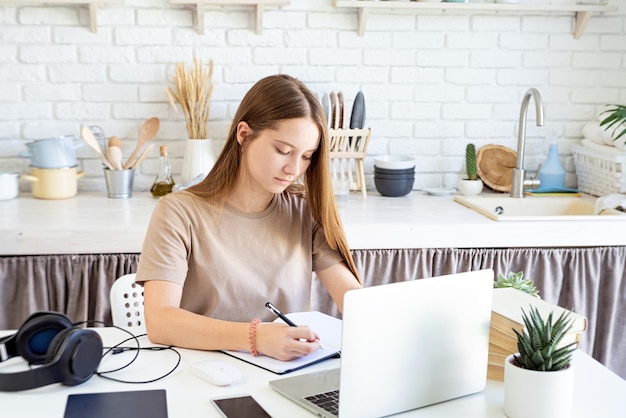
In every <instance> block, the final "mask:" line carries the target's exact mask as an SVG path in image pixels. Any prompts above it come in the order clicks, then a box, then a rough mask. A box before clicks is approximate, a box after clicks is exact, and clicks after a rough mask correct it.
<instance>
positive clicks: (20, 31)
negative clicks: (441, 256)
mask: <svg viewBox="0 0 626 418" xmlns="http://www.w3.org/2000/svg"><path fill="white" fill-rule="evenodd" d="M522 1H524V0H522ZM546 1H548V0H546ZM609 1H610V2H612V3H613V4H619V5H620V11H619V12H618V13H612V14H607V15H604V16H599V15H594V16H593V17H592V18H591V20H590V22H589V24H588V26H587V29H586V31H585V32H584V33H583V35H582V37H581V38H580V39H578V40H575V39H573V36H572V34H571V31H572V28H573V17H572V16H571V14H568V15H559V14H546V15H544V16H541V15H539V14H537V13H535V14H521V13H509V14H507V13H492V12H476V13H464V12H458V13H451V12H446V13H440V12H435V11H431V12H427V13H423V14H419V13H417V12H414V11H406V10H401V11H391V10H387V11H385V10H380V11H377V12H375V13H372V14H371V15H370V17H369V19H368V22H367V30H366V33H365V36H362V37H361V36H358V35H357V33H356V28H357V24H358V20H357V13H356V11H354V10H350V9H335V8H334V7H333V6H332V2H331V1H330V0H324V1H321V0H292V4H291V5H290V6H287V7H284V8H282V9H274V8H270V9H269V10H266V12H265V15H264V28H263V33H262V34H261V35H257V34H256V33H255V28H254V12H253V10H252V9H251V8H248V7H242V6H233V7H219V6H218V7H209V8H208V11H207V12H206V13H205V16H204V18H205V34H204V35H199V34H198V33H197V31H196V29H195V26H194V25H195V23H194V13H195V10H194V9H192V8H189V7H183V6H172V5H170V4H169V2H167V1H166V0H134V1H130V0H129V1H126V2H124V3H122V4H119V5H104V6H101V7H100V8H99V11H98V32H97V33H92V32H90V31H89V29H88V26H89V19H88V17H89V16H88V12H87V9H86V8H85V7H82V6H72V5H58V6H54V5H41V6H40V5H37V4H28V5H20V4H19V3H16V4H11V3H2V4H0V169H3V170H22V171H24V172H27V171H28V160H27V159H24V158H19V157H18V154H19V153H20V152H24V151H26V147H25V146H24V144H25V143H27V142H29V141H31V140H33V139H39V138H46V137H51V136H55V135H65V134H75V135H78V133H79V130H80V128H81V126H83V125H87V126H89V125H99V126H101V127H102V128H104V130H105V132H106V134H107V135H116V136H120V137H122V138H123V140H124V151H125V153H126V155H128V154H130V152H131V150H132V149H133V148H134V145H135V141H136V138H137V131H138V128H139V125H140V124H141V123H142V122H143V121H144V120H145V119H147V118H149V117H152V116H157V117H159V118H160V119H161V129H160V131H159V133H158V135H157V137H156V139H155V142H156V143H157V145H158V144H166V145H168V146H169V149H170V156H171V158H172V160H173V168H174V173H175V179H176V180H177V181H180V175H179V173H180V169H181V165H182V153H183V147H184V141H185V138H186V133H185V130H184V124H183V120H182V119H181V117H180V116H179V115H177V114H176V113H175V112H174V111H173V109H171V107H170V106H169V104H168V102H167V99H166V96H165V94H164V91H165V89H166V87H167V86H168V85H169V82H170V81H169V80H170V78H171V75H172V71H173V68H174V65H175V64H176V63H177V62H181V61H186V62H190V61H191V59H192V57H193V54H194V53H195V54H197V55H198V56H199V57H201V58H203V59H204V60H208V59H211V58H212V59H214V61H215V74H214V82H215V90H214V95H213V100H212V103H211V120H210V127H209V129H210V132H211V136H212V137H213V138H214V139H215V140H216V141H214V143H215V148H216V151H218V150H219V147H220V146H221V142H222V141H223V139H224V138H225V136H226V133H227V130H228V127H229V124H230V120H231V118H232V115H233V114H234V112H235V110H236V108H237V105H238V103H239V101H240V100H241V98H242V96H243V95H244V94H245V92H246V91H247V90H248V88H249V87H250V86H251V85H252V84H253V83H254V82H255V81H257V80H258V79H259V78H261V77H263V76H265V75H269V74H273V73H278V72H285V73H289V74H292V75H294V76H296V77H298V78H300V79H301V80H303V81H305V82H306V83H307V84H308V85H309V86H310V87H311V89H312V90H314V91H315V92H317V93H319V94H322V93H323V92H329V91H331V90H335V91H338V90H341V91H343V92H344V94H345V96H346V98H347V99H348V100H349V102H350V103H349V104H350V105H351V102H352V99H353V97H354V96H355V94H356V92H357V91H359V90H362V91H363V92H364V94H365V98H366V101H367V125H368V126H370V127H371V128H372V131H373V137H372V141H371V146H370V150H369V158H368V161H367V169H366V170H367V172H368V173H371V172H372V163H373V158H372V157H373V156H375V155H378V154H383V153H408V154H412V155H414V156H415V157H416V158H417V161H418V166H417V171H418V174H417V176H416V182H415V188H416V189H419V188H422V187H425V186H437V185H439V184H440V181H441V179H442V177H445V182H446V184H447V185H454V184H456V181H457V179H458V176H459V174H460V173H461V171H462V170H463V153H464V147H465V144H466V143H467V142H470V141H471V142H474V143H476V145H477V146H479V147H480V146H482V145H485V144H490V143H495V144H501V145H505V146H509V147H511V148H515V142H516V138H517V120H518V116H519V107H520V100H521V97H522V95H523V93H524V92H525V91H526V89H527V88H528V87H537V88H538V89H539V90H540V92H541V93H542V96H543V99H544V104H545V111H546V114H545V116H546V123H545V126H544V127H543V128H537V127H535V126H534V123H533V121H534V117H533V116H532V113H530V114H529V123H528V126H527V136H528V141H527V158H526V164H527V167H528V168H529V169H530V170H531V171H532V170H534V169H535V167H536V166H537V164H538V163H540V162H542V161H543V160H544V159H545V156H546V154H547V149H548V144H549V143H551V142H557V143H558V144H559V146H560V150H561V154H562V161H563V162H564V165H565V166H566V168H567V169H568V171H569V175H568V179H567V183H568V185H569V186H574V185H575V184H576V183H575V181H576V180H575V176H574V171H573V170H574V167H573V162H572V160H571V155H570V153H569V147H570V145H571V144H572V143H575V142H576V141H579V140H580V139H581V137H582V134H581V129H582V127H583V126H584V124H585V123H587V122H588V121H591V120H594V119H596V118H597V115H598V114H599V113H600V112H601V111H602V110H603V108H604V105H605V104H608V103H626V6H624V5H622V3H623V2H622V1H619V0H609ZM78 156H79V159H80V166H81V170H84V171H85V172H86V176H85V177H84V178H83V179H80V180H79V190H81V191H85V190H97V191H104V179H103V175H102V170H101V165H100V162H99V160H98V158H97V156H96V155H95V153H94V152H93V151H92V150H90V149H89V148H87V147H86V146H83V147H81V148H79V149H78ZM157 156H158V153H157V151H156V150H155V151H154V152H153V153H152V155H151V158H149V159H147V160H145V161H144V163H143V164H142V166H141V167H140V169H139V170H138V173H137V177H136V181H135V189H136V190H147V189H148V188H149V186H150V184H151V183H152V180H153V177H154V175H155V172H156V168H157V161H158V160H157ZM370 187H371V186H370ZM21 188H22V191H28V190H29V188H30V186H29V184H27V183H23V184H21Z"/></svg>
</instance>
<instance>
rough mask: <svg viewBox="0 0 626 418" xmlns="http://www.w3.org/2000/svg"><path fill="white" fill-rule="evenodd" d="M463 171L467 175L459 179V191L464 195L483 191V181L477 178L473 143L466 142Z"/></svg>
mask: <svg viewBox="0 0 626 418" xmlns="http://www.w3.org/2000/svg"><path fill="white" fill-rule="evenodd" d="M465 171H466V173H467V177H465V178H462V179H460V180H459V192H460V193H461V194H462V195H465V196H475V195H479V194H480V193H481V192H482V191H483V181H482V180H481V179H479V178H478V166H477V165H476V147H475V146H474V144H467V146H466V147H465Z"/></svg>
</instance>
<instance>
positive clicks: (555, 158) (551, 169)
mask: <svg viewBox="0 0 626 418" xmlns="http://www.w3.org/2000/svg"><path fill="white" fill-rule="evenodd" d="M539 181H540V184H539V187H541V188H542V189H549V188H562V187H563V186H564V185H565V169H564V168H563V165H562V164H561V160H559V146H558V145H557V144H550V150H549V151H548V158H547V159H546V161H545V162H544V163H543V165H542V166H541V171H540V172H539Z"/></svg>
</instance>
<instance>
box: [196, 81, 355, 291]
mask: <svg viewBox="0 0 626 418" xmlns="http://www.w3.org/2000/svg"><path fill="white" fill-rule="evenodd" d="M296 118H310V119H311V120H313V121H314V123H315V124H316V125H317V127H318V130H319V132H320V138H319V145H318V147H317V150H315V152H314V153H313V155H312V158H311V164H310V165H309V167H308V169H307V171H306V172H305V174H304V177H303V185H299V184H292V185H291V186H289V187H288V188H287V190H286V191H287V192H288V193H294V194H300V195H304V196H305V197H306V199H307V201H308V203H309V208H310V210H311V214H312V216H313V219H315V221H316V222H317V223H318V224H320V225H321V226H322V228H324V234H325V236H326V241H327V242H328V244H329V245H330V246H331V248H333V249H335V250H337V251H338V252H339V253H340V254H341V256H342V257H343V259H344V261H345V262H346V264H347V266H348V268H349V269H350V271H351V272H352V273H353V274H354V276H355V277H356V278H357V280H359V282H360V279H359V274H358V272H357V269H356V265H355V264H354V260H353V258H352V254H351V253H350V248H349V247H348V242H347V239H346V236H345V232H344V230H343V225H342V223H341V219H340V217H339V213H338V211H337V206H336V204H335V198H334V194H333V186H332V180H331V177H330V167H329V165H330V162H329V153H328V130H327V127H326V117H325V115H324V110H323V109H322V106H321V104H320V102H319V100H317V98H316V97H315V95H314V94H313V93H312V92H311V91H310V90H309V89H308V88H307V87H306V86H305V85H304V83H302V82H301V81H299V80H297V79H295V78H293V77H291V76H288V75H285V74H278V75H273V76H269V77H265V78H263V79H261V80H259V81H258V82H257V83H256V84H255V85H254V86H252V88H251V89H250V90H249V91H248V93H247V94H246V95H245V97H244V98H243V100H242V101H241V104H240V105H239V108H238V109H237V113H235V117H234V119H233V122H232V125H231V127H230V131H229V132H228V138H227V139H226V144H225V145H224V148H223V149H222V152H221V153H220V155H219V157H218V158H217V160H216V161H215V165H214V166H213V169H212V170H211V172H210V173H209V174H208V175H207V177H206V178H205V179H204V180H203V181H202V182H201V183H199V184H198V185H196V186H193V187H191V188H189V189H188V190H189V191H190V192H191V193H193V194H195V195H197V196H199V197H202V198H205V199H208V200H209V201H211V202H213V203H214V204H215V205H217V206H220V207H222V206H223V205H224V203H225V202H226V199H227V198H228V196H229V193H230V191H231V190H233V188H234V186H235V184H236V181H237V176H238V175H239V170H240V166H241V164H242V161H241V160H242V155H243V154H242V152H241V144H239V142H238V141H237V125H238V124H239V122H242V121H244V122H246V123H247V124H248V126H250V129H251V131H252V133H251V135H249V136H248V137H247V138H246V141H250V140H254V139H255V138H257V137H258V136H259V135H260V134H261V132H262V131H264V130H266V129H277V128H278V123H279V122H280V121H281V120H285V119H296ZM303 186H304V187H303Z"/></svg>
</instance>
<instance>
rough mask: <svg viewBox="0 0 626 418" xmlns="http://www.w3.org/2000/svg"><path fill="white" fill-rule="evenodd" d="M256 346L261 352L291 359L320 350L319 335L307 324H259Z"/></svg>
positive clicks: (287, 359)
mask: <svg viewBox="0 0 626 418" xmlns="http://www.w3.org/2000/svg"><path fill="white" fill-rule="evenodd" d="M256 348H257V351H258V352H259V353H261V354H264V355H266V356H269V357H274V358H276V359H278V360H282V361H289V360H293V359H296V358H298V357H303V356H306V355H309V354H311V353H314V352H316V351H318V350H319V349H320V348H321V345H320V343H319V336H318V335H317V334H316V333H315V332H313V330H311V328H309V327H307V326H306V325H303V326H298V327H290V326H288V325H284V324H274V323H271V324H259V325H258V326H257V329H256Z"/></svg>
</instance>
